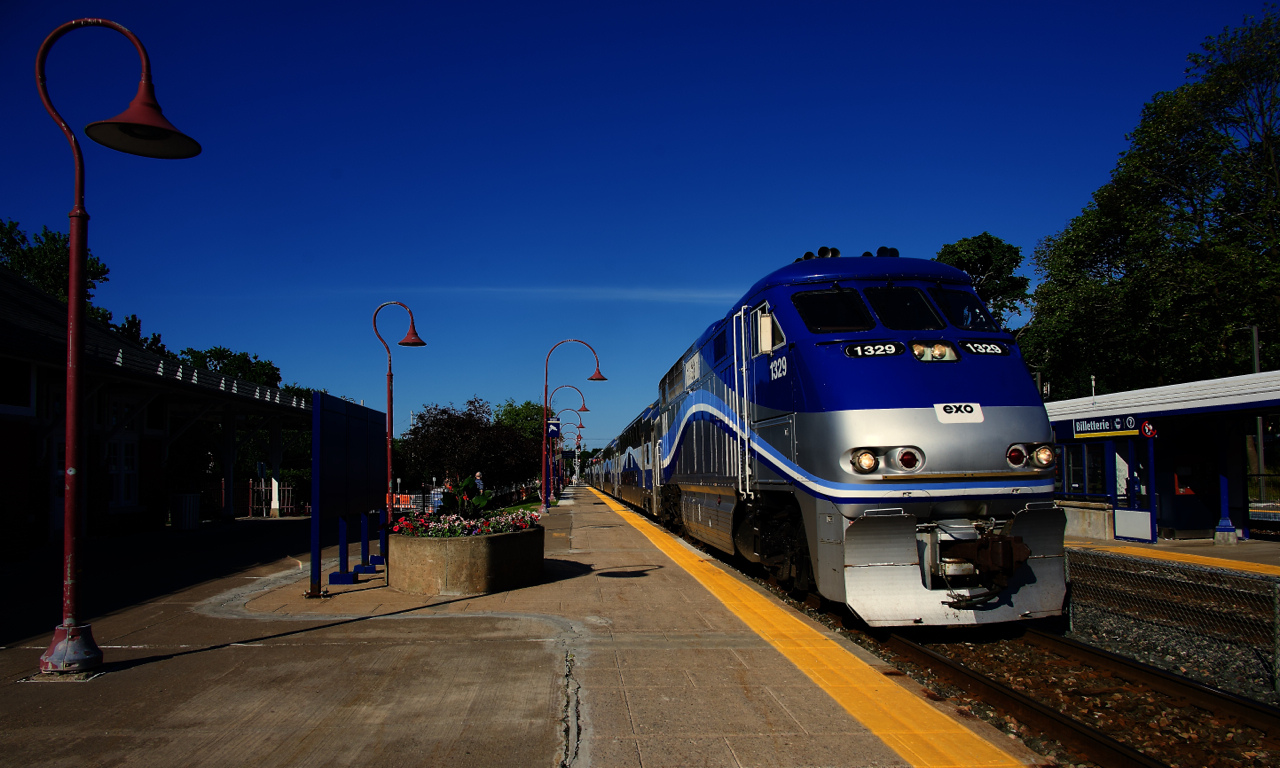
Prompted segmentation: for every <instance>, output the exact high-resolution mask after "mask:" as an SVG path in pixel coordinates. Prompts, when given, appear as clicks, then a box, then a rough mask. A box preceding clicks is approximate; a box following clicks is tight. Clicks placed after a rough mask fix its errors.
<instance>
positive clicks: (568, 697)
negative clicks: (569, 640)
mask: <svg viewBox="0 0 1280 768" xmlns="http://www.w3.org/2000/svg"><path fill="white" fill-rule="evenodd" d="M574 663H575V659H574V655H573V651H572V650H571V649H569V650H566V651H565V652H564V715H563V716H562V717H561V722H563V723H564V752H563V755H562V757H561V758H560V768H574V766H575V764H576V763H577V761H578V750H579V748H580V747H581V745H582V699H581V698H580V697H579V696H578V694H579V692H580V691H581V690H582V684H581V683H579V682H578V679H577V678H576V677H574V674H573V668H574Z"/></svg>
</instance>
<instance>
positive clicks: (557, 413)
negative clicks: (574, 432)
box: [556, 408, 583, 429]
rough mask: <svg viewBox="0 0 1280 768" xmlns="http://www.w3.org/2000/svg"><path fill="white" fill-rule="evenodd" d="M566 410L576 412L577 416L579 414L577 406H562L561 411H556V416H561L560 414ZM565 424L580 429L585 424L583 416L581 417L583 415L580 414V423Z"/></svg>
mask: <svg viewBox="0 0 1280 768" xmlns="http://www.w3.org/2000/svg"><path fill="white" fill-rule="evenodd" d="M566 411H567V412H569V413H572V414H574V415H575V416H577V414H578V412H579V411H578V409H577V408H561V409H560V410H559V411H557V412H556V416H559V415H560V414H562V413H565V412H566ZM565 426H568V427H577V428H578V429H582V427H583V424H582V417H581V416H578V423H577V424H566V425H565Z"/></svg>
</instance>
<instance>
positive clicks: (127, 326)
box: [111, 315, 178, 360]
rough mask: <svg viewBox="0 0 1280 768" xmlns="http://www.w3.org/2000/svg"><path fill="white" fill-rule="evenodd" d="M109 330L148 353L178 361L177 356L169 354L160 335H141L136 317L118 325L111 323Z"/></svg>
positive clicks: (140, 322)
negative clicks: (137, 344)
mask: <svg viewBox="0 0 1280 768" xmlns="http://www.w3.org/2000/svg"><path fill="white" fill-rule="evenodd" d="M111 330H113V331H115V332H116V333H118V334H120V335H121V336H123V337H125V338H126V339H129V340H130V341H136V342H137V343H139V344H141V345H142V346H143V347H145V348H146V349H147V351H149V352H154V353H155V354H157V355H161V356H162V357H167V358H170V359H174V360H176V359H178V356H177V355H175V354H174V353H172V352H170V351H169V348H168V347H166V346H165V345H164V342H163V341H161V340H160V334H158V333H153V334H151V335H150V336H143V335H142V321H141V320H140V319H138V316H137V315H129V316H128V317H126V318H125V319H124V322H122V323H119V324H118V325H117V324H114V323H113V324H112V325H111Z"/></svg>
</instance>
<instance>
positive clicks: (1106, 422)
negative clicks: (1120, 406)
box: [1071, 416, 1141, 437]
mask: <svg viewBox="0 0 1280 768" xmlns="http://www.w3.org/2000/svg"><path fill="white" fill-rule="evenodd" d="M1140 423H1141V420H1140V419H1139V418H1138V417H1137V416H1091V417H1089V418H1086V419H1072V420H1071V428H1072V431H1073V432H1074V433H1075V436H1076V437H1122V436H1127V435H1137V434H1139V432H1138V429H1139V424H1140Z"/></svg>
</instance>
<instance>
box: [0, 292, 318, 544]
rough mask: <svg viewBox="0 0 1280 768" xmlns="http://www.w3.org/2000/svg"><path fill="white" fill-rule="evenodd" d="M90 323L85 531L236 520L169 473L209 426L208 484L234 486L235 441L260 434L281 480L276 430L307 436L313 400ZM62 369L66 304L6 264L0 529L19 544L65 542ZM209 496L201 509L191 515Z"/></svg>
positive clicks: (224, 504)
mask: <svg viewBox="0 0 1280 768" xmlns="http://www.w3.org/2000/svg"><path fill="white" fill-rule="evenodd" d="M84 325H85V327H84V345H85V346H84V359H83V365H82V369H81V371H82V374H81V375H82V378H81V398H82V405H81V414H82V416H81V418H82V419H83V423H84V426H85V428H86V435H87V439H86V440H85V441H84V451H85V455H83V456H82V457H81V459H80V462H79V466H80V468H81V471H82V472H83V475H82V478H83V479H82V481H81V483H80V486H79V487H80V490H81V493H82V494H83V498H82V499H81V503H80V507H81V510H82V513H81V514H82V517H81V521H80V530H81V531H82V532H85V533H87V534H88V535H90V536H95V535H105V534H112V533H123V532H127V531H134V530H145V529H149V528H160V527H164V526H165V525H166V524H167V523H168V522H169V521H170V520H171V519H172V516H173V514H174V512H175V504H176V503H182V504H185V508H184V509H183V510H182V512H183V513H184V515H185V516H186V518H185V519H187V520H189V519H190V516H191V515H192V514H199V513H200V512H201V511H203V512H204V513H205V514H206V515H207V514H209V513H212V514H213V515H214V516H225V517H231V516H234V515H235V503H234V501H233V498H232V494H223V493H221V491H220V489H219V490H218V491H217V492H215V493H213V494H211V493H209V492H208V489H205V488H201V487H198V486H199V483H198V482H197V481H196V480H194V479H193V478H192V477H191V476H190V475H187V476H186V477H179V476H180V475H181V473H175V472H172V471H171V469H172V466H171V457H172V455H173V453H174V452H175V450H180V449H181V448H183V447H184V443H183V441H184V440H187V441H190V440H191V437H192V435H193V434H195V433H196V432H198V431H199V430H195V429H193V428H194V427H196V425H199V424H202V423H203V424H216V425H218V426H219V427H220V430H219V431H220V433H221V439H220V442H219V444H217V445H215V446H213V449H212V451H211V452H207V453H205V454H203V455H202V457H201V461H202V462H203V467H202V469H201V472H200V474H201V475H202V476H208V475H209V470H210V468H212V467H216V466H218V465H221V471H220V472H219V475H220V477H219V476H218V475H214V476H213V478H212V479H213V482H214V483H218V481H219V480H220V481H221V483H219V486H220V488H221V487H225V488H234V487H236V486H235V485H234V480H235V478H234V464H235V451H236V447H237V437H236V436H237V433H239V434H241V435H243V434H245V433H246V432H247V431H249V430H254V431H256V430H264V429H265V430H266V431H267V432H268V433H269V435H270V438H269V441H270V447H269V448H268V450H267V451H265V452H264V454H265V455H264V456H263V459H264V462H263V463H264V465H266V466H267V467H269V468H270V470H271V472H272V474H273V476H274V477H273V481H275V482H276V483H277V484H278V481H279V469H280V434H281V430H282V429H305V430H308V431H309V430H310V429H311V401H310V398H308V397H293V396H291V395H289V394H287V393H285V392H282V391H281V390H279V389H275V388H272V387H263V386H259V385H256V384H252V383H250V382H247V381H243V380H240V379H235V378H232V377H229V376H222V375H219V374H217V373H214V372H211V371H207V370H201V369H195V368H192V367H191V366H183V365H180V364H178V363H177V362H176V361H174V360H172V359H169V358H165V357H163V356H161V355H157V354H155V353H152V352H150V351H148V350H147V349H146V348H144V347H143V346H142V345H140V344H136V343H133V342H131V341H129V340H128V339H125V338H123V337H122V336H120V335H119V334H118V333H115V332H113V331H111V330H110V329H109V328H107V327H106V326H103V325H101V324H99V323H96V322H94V321H91V320H85V323H84ZM66 362H67V305H66V304H64V303H62V302H61V301H59V300H57V299H56V298H54V297H52V296H49V295H48V294H46V293H44V292H43V291H41V290H39V289H38V288H36V287H34V286H33V285H31V284H30V283H28V282H27V281H26V280H24V279H22V278H21V277H20V276H18V275H17V274H16V273H14V272H13V271H11V270H9V269H6V268H4V267H0V488H3V491H4V492H3V494H0V527H2V528H3V530H4V531H5V532H6V534H7V535H9V536H12V537H14V538H13V539H12V540H15V541H25V542H28V543H30V542H42V541H45V540H58V539H60V537H61V530H62V525H63V518H64V512H63V507H64V501H63V493H62V489H63V486H64V483H63V478H62V472H63V467H64V461H65V432H66V423H65V419H64V418H63V417H64V410H65V402H66ZM202 492H204V493H203V495H204V496H205V498H204V504H203V507H204V509H203V510H198V509H197V510H192V509H191V506H192V505H193V503H195V504H198V503H199V501H200V499H199V498H198V496H199V495H200V494H201V493H202ZM175 499H177V501H175ZM210 507H213V509H212V510H211V509H210ZM174 522H175V523H176V522H177V521H176V520H174ZM196 522H198V518H197V520H196Z"/></svg>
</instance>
